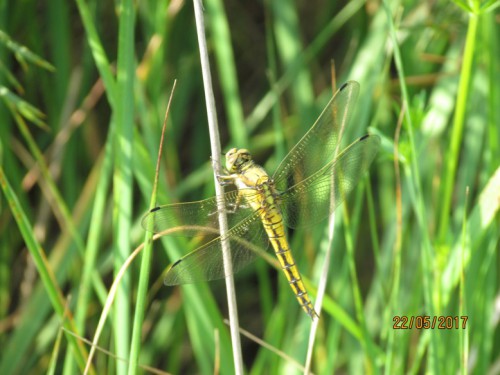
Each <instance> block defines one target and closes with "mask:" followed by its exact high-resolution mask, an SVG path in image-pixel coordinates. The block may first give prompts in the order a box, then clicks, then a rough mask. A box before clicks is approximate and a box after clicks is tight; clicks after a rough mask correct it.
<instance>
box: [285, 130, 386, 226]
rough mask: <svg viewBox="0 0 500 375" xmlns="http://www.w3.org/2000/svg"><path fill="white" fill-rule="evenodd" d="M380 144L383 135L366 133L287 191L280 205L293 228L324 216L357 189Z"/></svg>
mask: <svg viewBox="0 0 500 375" xmlns="http://www.w3.org/2000/svg"><path fill="white" fill-rule="evenodd" d="M379 148H380V137H378V136H376V135H365V136H364V137H361V138H359V139H358V140H357V141H355V142H353V143H352V144H351V145H350V146H348V147H347V148H346V149H345V150H343V151H342V152H341V153H340V154H339V155H338V156H337V158H335V160H332V161H330V162H329V163H328V164H326V165H325V166H324V167H323V168H321V169H320V170H318V171H317V172H316V173H314V174H313V175H311V176H309V177H308V178H306V179H304V180H302V181H301V182H299V183H298V184H296V185H294V186H293V187H291V188H290V189H289V190H288V191H286V192H284V193H283V194H282V195H281V196H280V198H279V200H278V201H279V202H280V207H281V212H282V214H283V218H284V221H285V223H286V225H287V226H289V227H290V228H296V227H299V226H309V225H313V224H315V223H318V222H319V221H321V220H323V219H325V218H326V217H327V216H328V215H329V214H331V213H332V212H333V211H334V210H335V208H336V207H337V206H338V205H339V204H340V203H341V202H342V201H343V200H344V199H345V198H346V196H347V195H348V194H349V193H350V192H351V191H352V190H353V189H354V187H355V186H356V184H357V183H358V182H359V180H360V178H361V177H362V176H363V174H364V173H365V172H366V170H367V169H368V167H369V166H370V164H371V163H372V161H373V159H374V158H375V155H376V154H377V152H378V150H379Z"/></svg>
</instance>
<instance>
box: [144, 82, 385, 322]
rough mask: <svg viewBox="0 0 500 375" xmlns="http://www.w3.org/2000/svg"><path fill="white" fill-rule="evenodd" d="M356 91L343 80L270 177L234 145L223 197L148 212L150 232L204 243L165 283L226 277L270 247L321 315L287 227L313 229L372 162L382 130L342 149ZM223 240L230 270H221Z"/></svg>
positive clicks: (307, 305)
mask: <svg viewBox="0 0 500 375" xmlns="http://www.w3.org/2000/svg"><path fill="white" fill-rule="evenodd" d="M358 93H359V84H358V83H357V82H355V81H348V82H346V83H345V84H344V85H342V87H340V88H339V90H338V91H337V92H336V93H335V94H334V96H333V97H332V98H331V99H330V101H329V103H328V104H327V105H326V107H325V108H324V110H323V111H322V113H321V114H320V116H319V117H318V119H317V120H316V122H315V123H314V124H313V125H312V127H311V128H310V129H309V130H308V131H307V132H306V134H305V135H304V136H303V137H302V138H301V139H300V141H299V142H298V143H297V144H296V145H295V146H294V147H293V148H292V149H291V151H290V152H289V153H288V154H287V155H286V156H285V158H284V159H283V160H282V161H281V163H280V164H279V165H278V167H277V169H276V171H275V172H274V173H273V174H272V175H269V174H268V173H267V172H266V170H265V169H264V168H263V167H261V166H260V165H258V164H256V163H255V161H254V160H253V158H252V156H251V154H250V152H249V151H248V150H247V149H237V148H232V149H231V150H229V151H228V152H227V153H226V155H225V158H226V171H225V172H226V173H225V174H223V175H218V176H217V179H218V181H219V183H221V184H223V185H230V184H233V185H235V186H236V189H234V190H231V191H228V192H225V193H224V194H223V195H222V196H221V197H212V198H208V199H204V200H201V201H196V202H185V203H177V204H169V205H164V206H158V207H155V208H153V209H151V210H150V211H149V212H148V213H147V214H146V215H145V216H144V218H143V219H142V226H143V228H144V229H145V230H147V231H150V232H153V233H162V232H164V233H167V232H175V233H176V234H181V235H183V236H203V240H202V241H201V245H200V246H198V247H197V248H196V249H195V250H193V251H192V252H190V253H188V254H187V255H185V256H183V257H182V258H180V259H179V260H177V261H176V262H174V263H173V264H171V265H170V266H169V268H168V270H167V272H166V276H165V284H166V285H180V284H187V283H195V282H202V281H209V280H216V279H222V278H225V277H226V276H228V274H230V273H231V272H232V273H236V272H238V271H240V270H241V269H242V268H243V267H244V266H246V265H247V264H249V263H250V262H251V261H253V260H254V259H255V258H256V257H257V256H259V255H262V253H263V252H265V251H266V250H267V249H269V247H271V249H272V250H273V252H274V254H275V255H276V257H277V260H278V262H279V265H280V267H281V269H282V270H283V272H284V274H285V277H286V278H287V280H288V283H289V285H290V287H291V289H292V291H293V293H294V295H295V297H296V298H297V301H298V303H299V305H300V306H301V307H302V309H303V310H304V311H305V312H306V313H307V314H308V315H309V316H310V317H311V319H313V320H314V319H315V318H316V317H318V314H317V313H316V311H315V309H314V307H313V304H312V301H311V299H310V297H309V295H308V293H307V291H306V288H305V286H304V283H303V280H302V276H301V273H300V272H299V269H298V267H297V265H296V263H295V260H294V257H293V254H292V251H291V249H290V245H289V242H288V239H287V232H286V229H285V227H289V228H292V229H296V228H300V227H311V226H313V225H315V224H317V223H319V222H320V221H322V220H324V219H325V218H327V217H328V216H329V215H330V214H331V213H333V211H334V210H335V208H336V207H338V205H339V204H340V203H341V202H342V201H343V200H344V199H345V198H346V197H347V195H348V194H349V193H350V192H351V191H352V190H353V189H354V187H355V186H356V184H357V183H358V182H359V180H360V179H361V177H362V176H363V175H364V173H365V172H366V171H367V170H368V168H369V166H370V164H371V163H372V161H373V160H374V158H375V155H376V154H377V152H378V150H379V147H380V137H378V136H377V135H373V134H367V135H364V136H362V137H360V138H358V139H357V140H355V141H354V142H352V143H351V144H350V145H349V146H348V147H346V148H345V149H343V150H339V146H340V143H341V140H342V135H343V133H344V130H345V127H346V126H347V124H348V121H349V119H350V117H351V115H352V112H353V107H354V104H355V101H356V99H357V96H358ZM221 210H223V211H224V212H225V213H226V215H227V223H228V227H227V231H224V233H221V230H220V229H219V212H220V211H221ZM226 244H227V248H228V249H229V253H230V259H231V264H232V271H231V272H229V271H227V267H224V260H223V246H225V245H226ZM269 244H270V245H271V246H269Z"/></svg>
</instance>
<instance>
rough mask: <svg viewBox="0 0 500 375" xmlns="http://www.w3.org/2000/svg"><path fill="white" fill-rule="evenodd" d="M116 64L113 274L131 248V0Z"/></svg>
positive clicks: (123, 306)
mask: <svg viewBox="0 0 500 375" xmlns="http://www.w3.org/2000/svg"><path fill="white" fill-rule="evenodd" d="M118 14H119V30H118V62H117V78H116V89H117V94H118V96H117V99H118V100H117V101H116V108H115V111H114V114H113V116H114V118H115V120H116V125H115V127H114V134H113V145H114V155H115V166H114V171H113V206H114V208H113V237H114V244H113V245H114V249H113V253H114V254H113V261H114V269H115V275H116V274H118V272H119V271H120V269H121V267H122V265H123V263H124V261H125V259H127V257H128V255H129V253H130V249H131V239H130V231H131V227H132V187H133V179H132V157H133V148H134V147H133V126H134V96H133V95H134V80H135V55H134V25H135V4H134V2H133V1H132V0H123V1H121V2H120V5H119V9H118ZM131 282H132V280H131V278H130V276H129V275H125V276H124V279H123V282H122V283H121V284H120V286H119V288H118V290H117V295H116V304H115V309H114V317H113V318H114V337H115V345H116V354H117V355H118V356H119V357H121V358H128V355H129V345H130V320H131V317H130V300H129V297H130V295H131V290H132V287H131ZM116 370H117V373H118V374H120V375H124V374H126V373H127V365H126V364H124V363H122V362H119V363H117V368H116Z"/></svg>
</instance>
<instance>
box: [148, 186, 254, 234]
mask: <svg viewBox="0 0 500 375" xmlns="http://www.w3.org/2000/svg"><path fill="white" fill-rule="evenodd" d="M220 201H221V202H222V203H223V204H222V206H223V207H224V210H225V212H226V214H227V219H228V226H229V228H230V227H231V226H233V225H235V224H236V223H238V222H240V221H241V220H242V219H243V218H244V217H246V216H248V215H250V214H251V213H252V212H253V211H252V210H249V209H248V207H246V206H245V205H244V203H245V202H241V204H239V202H238V191H237V190H233V191H229V192H227V193H225V194H224V195H223V196H222V197H221V198H220ZM237 206H238V207H237ZM218 210H219V205H218V199H217V197H212V198H208V199H205V200H201V201H197V202H186V203H178V204H168V205H164V206H159V207H155V208H153V209H152V210H150V211H149V212H148V213H147V214H146V215H144V217H143V219H142V222H141V224H142V227H143V228H144V229H145V230H147V231H149V232H153V233H160V232H164V231H168V232H166V233H165V234H171V235H181V236H197V235H200V234H212V235H213V234H216V235H219V234H220V233H219V215H218V214H217V213H218Z"/></svg>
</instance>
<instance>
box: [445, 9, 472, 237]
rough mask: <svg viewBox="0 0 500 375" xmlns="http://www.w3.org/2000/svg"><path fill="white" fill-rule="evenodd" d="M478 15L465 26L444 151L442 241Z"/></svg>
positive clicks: (463, 117)
mask: <svg viewBox="0 0 500 375" xmlns="http://www.w3.org/2000/svg"><path fill="white" fill-rule="evenodd" d="M478 19H479V16H478V15H476V14H472V13H471V14H469V26H468V28H467V38H466V40H465V49H464V55H463V62H462V68H461V70H460V83H459V87H458V96H457V105H456V108H455V115H454V116H453V125H452V130H451V142H450V145H449V149H448V152H447V153H446V162H445V171H444V174H443V176H444V181H443V191H442V193H441V202H442V207H441V210H440V212H441V216H440V220H439V223H440V224H439V236H438V238H439V239H440V241H441V242H444V240H445V236H446V234H447V233H448V231H449V228H448V227H449V222H450V208H451V201H452V199H453V186H454V182H455V176H456V172H457V165H458V160H459V158H460V145H461V143H462V138H463V133H464V125H465V114H466V111H467V102H468V100H469V94H470V91H469V87H470V82H471V77H472V64H473V62H474V56H475V51H476V39H477V37H476V36H477V29H478Z"/></svg>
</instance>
